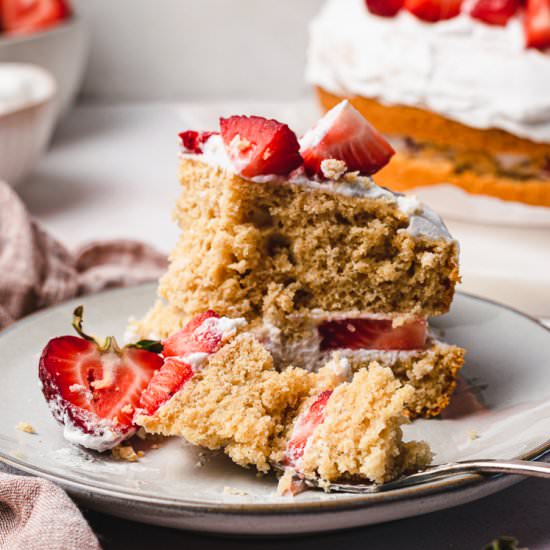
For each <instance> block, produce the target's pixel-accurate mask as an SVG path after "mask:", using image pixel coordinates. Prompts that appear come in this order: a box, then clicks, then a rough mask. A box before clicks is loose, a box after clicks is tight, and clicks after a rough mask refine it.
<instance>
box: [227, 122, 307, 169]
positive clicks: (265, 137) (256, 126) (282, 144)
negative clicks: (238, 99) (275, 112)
mask: <svg viewBox="0 0 550 550" xmlns="http://www.w3.org/2000/svg"><path fill="white" fill-rule="evenodd" d="M220 128H221V134H222V139H223V142H224V145H225V149H226V151H227V154H228V156H229V158H230V160H231V162H232V164H233V166H234V167H235V169H236V171H237V172H238V173H239V174H241V175H243V176H245V177H248V178H252V177H254V176H260V175H271V174H275V175H281V176H286V175H287V174H289V173H290V172H292V170H294V169H295V168H298V166H300V165H301V164H302V157H301V156H300V153H299V149H300V146H299V144H298V139H297V138H296V134H294V132H293V131H292V130H291V129H290V128H289V127H288V126H287V125H286V124H282V123H281V122H277V121H276V120H269V119H267V118H263V117H259V116H251V117H247V116H232V117H230V118H221V119H220Z"/></svg>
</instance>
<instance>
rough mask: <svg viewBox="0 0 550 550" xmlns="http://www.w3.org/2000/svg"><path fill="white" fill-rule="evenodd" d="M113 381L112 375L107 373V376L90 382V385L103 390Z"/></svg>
mask: <svg viewBox="0 0 550 550" xmlns="http://www.w3.org/2000/svg"><path fill="white" fill-rule="evenodd" d="M112 383H113V378H112V376H111V375H110V374H109V373H107V374H106V376H105V378H101V379H100V380H94V381H93V382H90V386H92V388H94V390H102V389H104V388H108V387H109V386H110V385H111V384H112Z"/></svg>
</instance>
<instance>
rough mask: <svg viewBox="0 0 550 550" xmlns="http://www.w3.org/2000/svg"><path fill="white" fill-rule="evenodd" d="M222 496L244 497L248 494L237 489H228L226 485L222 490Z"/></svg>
mask: <svg viewBox="0 0 550 550" xmlns="http://www.w3.org/2000/svg"><path fill="white" fill-rule="evenodd" d="M223 494H224V495H235V496H246V495H248V493H247V492H246V491H243V490H241V489H237V488H236V487H229V485H226V486H225V487H224V488H223Z"/></svg>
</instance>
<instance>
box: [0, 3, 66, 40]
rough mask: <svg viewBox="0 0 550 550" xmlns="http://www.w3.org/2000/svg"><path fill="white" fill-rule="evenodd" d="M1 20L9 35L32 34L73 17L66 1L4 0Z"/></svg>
mask: <svg viewBox="0 0 550 550" xmlns="http://www.w3.org/2000/svg"><path fill="white" fill-rule="evenodd" d="M0 9H1V13H0V20H1V21H2V27H3V30H4V31H5V32H6V33H9V34H31V33H33V32H37V31H41V30H43V29H47V28H49V27H52V26H54V25H57V24H58V23H60V22H61V21H63V20H65V19H67V18H68V17H69V16H70V15H71V9H70V7H69V4H68V3H67V2H66V1H65V0H2V2H1V3H0Z"/></svg>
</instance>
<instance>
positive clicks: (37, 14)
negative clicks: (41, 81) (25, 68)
mask: <svg viewBox="0 0 550 550" xmlns="http://www.w3.org/2000/svg"><path fill="white" fill-rule="evenodd" d="M87 50H88V41H87V35H86V29H85V28H84V26H83V23H82V21H81V20H80V18H79V17H78V16H77V15H76V14H75V13H74V12H73V10H72V9H71V6H70V5H69V3H68V0H0V63H2V62H9V63H25V64H32V65H36V66H39V67H42V68H44V69H46V70H47V71H48V72H49V73H50V74H51V75H52V76H53V77H54V79H55V81H56V86H57V94H56V99H55V105H54V110H55V113H56V117H58V116H59V115H62V114H64V113H65V112H66V111H67V110H68V109H69V107H70V106H71V104H72V102H73V100H74V98H75V96H76V93H77V92H78V89H79V87H80V83H81V81H82V76H83V73H84V68H85V64H86V57H87Z"/></svg>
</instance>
